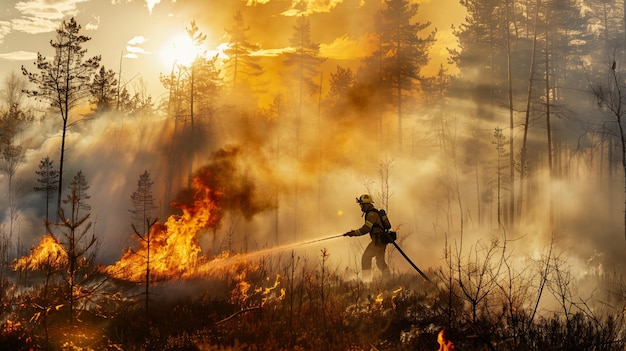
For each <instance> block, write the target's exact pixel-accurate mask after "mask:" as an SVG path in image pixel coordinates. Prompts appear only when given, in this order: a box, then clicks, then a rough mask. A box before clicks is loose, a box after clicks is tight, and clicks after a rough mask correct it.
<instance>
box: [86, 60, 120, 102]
mask: <svg viewBox="0 0 626 351" xmlns="http://www.w3.org/2000/svg"><path fill="white" fill-rule="evenodd" d="M115 75H116V73H115V72H114V71H113V70H111V69H110V70H106V69H105V68H104V66H102V67H100V70H99V71H98V73H96V74H95V75H94V77H93V81H92V82H91V84H90V85H89V92H90V93H91V99H90V102H91V103H92V104H94V105H95V111H96V112H97V113H98V112H106V111H109V110H111V109H113V108H114V107H115V104H116V103H117V100H118V94H117V89H118V84H117V79H116V78H115Z"/></svg>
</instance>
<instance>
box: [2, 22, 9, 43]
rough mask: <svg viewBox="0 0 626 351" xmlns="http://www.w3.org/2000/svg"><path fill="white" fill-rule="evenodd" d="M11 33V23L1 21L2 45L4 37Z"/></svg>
mask: <svg viewBox="0 0 626 351" xmlns="http://www.w3.org/2000/svg"><path fill="white" fill-rule="evenodd" d="M10 32H11V22H8V21H0V43H2V41H3V39H4V36H5V35H7V34H9V33H10Z"/></svg>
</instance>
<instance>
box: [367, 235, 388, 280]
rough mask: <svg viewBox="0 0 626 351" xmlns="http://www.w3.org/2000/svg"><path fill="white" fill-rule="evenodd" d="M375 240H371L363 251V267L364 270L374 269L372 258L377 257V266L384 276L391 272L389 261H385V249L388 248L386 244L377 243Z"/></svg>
mask: <svg viewBox="0 0 626 351" xmlns="http://www.w3.org/2000/svg"><path fill="white" fill-rule="evenodd" d="M374 242H375V240H372V241H370V243H369V245H367V247H366V248H365V251H364V252H363V256H362V257H361V268H362V269H363V271H368V270H370V269H372V258H376V266H378V269H380V271H381V272H382V273H383V276H385V275H387V273H389V267H387V263H386V262H385V249H387V245H386V244H379V245H376V244H375V243H374Z"/></svg>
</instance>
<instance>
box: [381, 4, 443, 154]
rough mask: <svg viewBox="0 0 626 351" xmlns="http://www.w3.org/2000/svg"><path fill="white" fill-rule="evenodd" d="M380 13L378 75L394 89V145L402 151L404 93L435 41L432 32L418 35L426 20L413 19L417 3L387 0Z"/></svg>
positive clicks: (414, 81) (409, 90)
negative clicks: (385, 6)
mask: <svg viewBox="0 0 626 351" xmlns="http://www.w3.org/2000/svg"><path fill="white" fill-rule="evenodd" d="M386 4H387V8H385V9H383V10H382V11H380V12H379V13H378V15H377V16H379V17H380V19H379V20H377V23H379V24H380V28H379V35H380V47H379V49H378V51H379V52H377V53H375V54H374V56H379V57H380V59H381V60H382V62H381V68H382V78H383V79H385V80H388V81H389V83H390V85H389V88H390V89H392V91H394V92H395V94H394V95H395V98H396V101H395V102H396V109H397V118H398V149H399V151H400V152H402V115H403V102H404V96H408V95H410V94H411V93H412V92H413V91H414V89H416V88H417V87H418V82H419V80H421V79H422V76H421V69H422V67H424V66H426V65H427V64H428V61H429V58H428V50H429V48H430V46H431V45H432V44H433V43H434V41H435V33H434V32H432V33H430V34H429V35H427V36H426V37H420V36H419V33H420V32H421V31H423V30H425V29H427V28H428V27H429V26H430V22H425V23H420V22H416V21H415V17H416V16H417V13H418V10H419V5H418V4H415V3H411V2H410V1H408V0H389V1H387V2H386Z"/></svg>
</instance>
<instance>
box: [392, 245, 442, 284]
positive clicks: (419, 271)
mask: <svg viewBox="0 0 626 351" xmlns="http://www.w3.org/2000/svg"><path fill="white" fill-rule="evenodd" d="M384 234H385V235H386V236H387V238H388V239H389V240H388V241H391V243H392V244H393V246H395V247H396V249H397V250H398V252H399V253H400V254H401V255H402V257H404V259H405V260H406V261H407V262H408V263H409V264H410V265H411V266H413V268H415V270H416V271H417V273H419V275H421V276H422V278H424V279H425V280H426V281H428V282H431V281H430V279H429V278H428V276H426V274H424V272H422V270H421V269H419V268H418V267H417V265H415V263H413V261H411V259H410V258H409V256H407V255H406V254H405V253H404V251H402V249H401V248H400V246H398V244H397V243H396V241H395V240H392V238H391V236H390V235H389V233H387V232H385V233H384ZM431 283H432V282H431Z"/></svg>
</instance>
